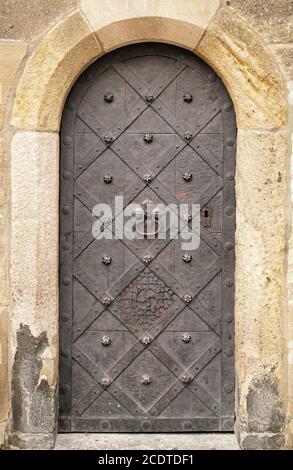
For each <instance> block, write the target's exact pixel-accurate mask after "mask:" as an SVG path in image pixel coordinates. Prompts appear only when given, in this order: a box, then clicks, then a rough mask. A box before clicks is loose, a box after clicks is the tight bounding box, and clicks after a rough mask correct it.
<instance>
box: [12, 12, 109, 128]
mask: <svg viewBox="0 0 293 470" xmlns="http://www.w3.org/2000/svg"><path fill="white" fill-rule="evenodd" d="M100 54H101V48H100V45H99V43H98V41H97V39H96V37H95V35H94V33H93V31H92V30H91V29H90V27H89V25H88V24H87V22H86V21H85V20H84V18H83V17H82V15H81V14H80V13H78V12H77V13H74V14H72V15H70V16H68V17H67V18H66V19H65V20H64V21H61V22H60V23H58V24H57V25H56V26H55V27H54V28H53V29H52V30H51V31H49V33H48V34H47V35H46V36H45V37H44V39H43V40H42V41H41V42H40V43H39V44H38V45H37V47H36V49H35V50H34V52H33V54H32V56H31V57H30V59H29V60H28V62H27V64H26V67H25V70H24V73H23V75H22V77H21V79H20V82H19V85H18V87H17V92H16V97H15V102H14V107H13V110H12V124H13V126H15V127H16V128H18V129H31V130H37V129H38V130H58V129H59V122H60V118H61V113H62V107H63V103H64V100H65V97H66V94H67V93H68V90H69V89H70V87H71V84H72V83H73V82H74V80H75V79H76V78H77V77H78V75H79V74H80V73H81V71H82V70H83V69H84V68H85V67H86V66H87V65H89V64H90V63H91V62H92V61H93V60H95V59H96V58H97V57H98V56H99V55H100Z"/></svg>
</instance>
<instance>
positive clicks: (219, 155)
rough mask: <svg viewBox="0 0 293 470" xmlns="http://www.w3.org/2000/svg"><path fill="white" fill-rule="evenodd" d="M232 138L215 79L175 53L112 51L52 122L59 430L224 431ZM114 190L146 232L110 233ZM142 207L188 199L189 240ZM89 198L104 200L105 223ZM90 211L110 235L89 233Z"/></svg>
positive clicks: (229, 111) (229, 356)
mask: <svg viewBox="0 0 293 470" xmlns="http://www.w3.org/2000/svg"><path fill="white" fill-rule="evenodd" d="M235 144H236V124H235V115H234V112H233V105H232V102H231V100H230V98H229V96H228V93H227V91H226V89H225V87H224V85H223V83H222V82H221V80H220V79H219V77H217V75H216V74H215V73H214V71H213V70H212V69H211V68H210V67H209V66H207V65H206V64H205V63H204V62H202V61H201V60H200V59H199V58H197V57H196V56H194V55H193V54H192V53H189V52H187V51H185V50H183V49H179V48H176V47H173V46H167V45H160V44H141V45H134V46H128V47H125V48H122V49H119V50H117V51H115V52H113V53H110V54H108V55H106V56H104V57H103V58H102V59H99V60H98V61H97V62H96V63H94V64H93V65H92V66H91V67H90V68H89V69H88V70H87V71H86V72H84V74H83V75H82V76H81V77H80V78H79V79H78V81H77V83H76V84H75V86H74V87H73V90H72V91H71V93H70V95H69V97H68V99H67V102H66V105H65V109H64V114H63V118H62V125H61V172H60V175H61V201H60V338H61V339H60V346H61V347H60V351H61V356H60V410H59V424H60V430H62V431H114V432H115V431H116V432H117V431H122V432H123V431H136V432H137V431H144V432H148V431H149V432H166V431H167V432H168V431H177V432H178V431H184V432H186V431H221V430H225V431H230V430H233V426H234V327H233V315H234V307H233V306H234V282H233V280H234V262H235V260H234V231H235V194H234V172H235V148H236V145H235ZM115 196H120V197H123V198H124V199H123V203H122V206H121V208H123V207H124V208H125V207H127V206H129V204H130V203H135V204H138V205H140V207H142V208H143V210H144V211H145V212H144V214H143V224H142V226H141V228H142V232H143V236H142V237H138V239H131V240H130V239H129V238H127V236H125V233H124V234H123V235H122V236H121V231H120V235H118V236H117V231H116V232H115V227H116V226H117V221H118V218H119V210H118V209H117V201H116V200H115ZM115 203H116V207H114V206H115ZM146 203H147V205H148V207H150V205H152V204H153V205H154V207H155V206H157V205H158V204H159V205H160V204H161V205H162V204H163V205H170V204H171V205H173V206H172V207H173V208H174V207H180V204H181V205H182V204H185V205H186V204H187V205H188V206H183V210H185V211H186V210H187V212H186V213H183V212H182V211H181V213H180V216H179V219H180V220H181V222H182V221H183V220H185V221H186V222H185V228H187V227H189V228H188V230H189V231H192V230H193V231H195V232H196V230H195V229H194V227H193V223H194V221H196V220H198V221H199V223H200V243H199V246H197V247H193V249H188V248H187V249H186V247H185V249H182V239H180V229H181V231H184V222H182V224H181V225H180V224H179V225H180V227H179V226H178V235H177V238H176V237H174V236H173V238H172V237H170V227H169V232H168V233H166V236H165V237H160V236H159V234H158V233H156V230H154V231H153V232H151V229H150V231H148V227H150V225H148V224H152V223H154V224H155V221H154V220H146V217H147V216H146V212H147V210H146V209H144V205H145V204H146ZM97 204H108V205H109V208H110V209H111V210H112V213H111V216H110V218H109V220H108V221H107V223H108V225H107V224H106V225H105V222H103V223H102V224H100V222H99V221H100V219H99V218H98V219H97V217H95V216H94V217H93V215H92V213H93V210H94V207H95V206H96V205H97ZM192 204H198V205H200V213H199V217H198V216H197V215H196V210H195V212H194V213H193V214H192V209H191V205H192ZM188 207H190V214H189V212H188V210H189V209H188ZM121 208H120V210H121ZM186 208H187V209H186ZM117 210H118V212H117ZM95 215H96V216H97V213H95ZM190 216H191V220H189V218H190ZM110 219H112V223H110ZM150 219H152V216H150ZM97 220H98V223H99V227H100V229H101V227H102V229H101V230H102V231H103V229H104V232H105V231H106V232H107V231H109V232H111V236H109V234H108V236H105V233H104V235H103V236H102V234H101V231H100V232H99V235H98V238H99V239H95V238H94V236H93V230H92V229H93V224H94V223H95V221H97ZM119 220H120V221H121V219H119ZM154 226H155V225H154ZM137 227H139V224H138V225H137ZM114 232H115V233H114ZM157 232H159V230H157ZM173 235H174V233H173Z"/></svg>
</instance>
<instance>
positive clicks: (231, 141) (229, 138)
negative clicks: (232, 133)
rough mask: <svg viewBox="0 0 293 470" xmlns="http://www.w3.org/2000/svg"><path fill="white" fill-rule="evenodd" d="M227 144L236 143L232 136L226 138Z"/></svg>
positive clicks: (229, 145) (230, 145)
mask: <svg viewBox="0 0 293 470" xmlns="http://www.w3.org/2000/svg"><path fill="white" fill-rule="evenodd" d="M226 145H228V147H232V145H234V140H233V139H232V138H231V137H228V139H226Z"/></svg>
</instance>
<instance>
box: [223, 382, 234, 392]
mask: <svg viewBox="0 0 293 470" xmlns="http://www.w3.org/2000/svg"><path fill="white" fill-rule="evenodd" d="M224 390H225V392H226V393H231V392H233V387H232V385H230V384H225V386H224Z"/></svg>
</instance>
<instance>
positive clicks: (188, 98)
mask: <svg viewBox="0 0 293 470" xmlns="http://www.w3.org/2000/svg"><path fill="white" fill-rule="evenodd" d="M183 100H184V101H185V102H186V103H191V102H192V100H193V96H192V94H191V93H184V95H183Z"/></svg>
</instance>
